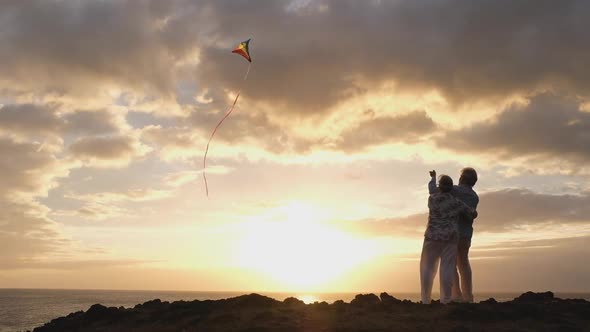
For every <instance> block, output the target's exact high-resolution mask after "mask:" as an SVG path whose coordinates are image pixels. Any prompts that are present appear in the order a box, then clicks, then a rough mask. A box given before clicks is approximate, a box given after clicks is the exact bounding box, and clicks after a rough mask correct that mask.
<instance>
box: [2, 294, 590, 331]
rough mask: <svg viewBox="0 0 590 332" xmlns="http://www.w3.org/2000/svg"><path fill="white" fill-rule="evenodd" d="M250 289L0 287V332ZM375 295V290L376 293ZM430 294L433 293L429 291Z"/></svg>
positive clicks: (310, 298) (502, 297) (325, 297)
mask: <svg viewBox="0 0 590 332" xmlns="http://www.w3.org/2000/svg"><path fill="white" fill-rule="evenodd" d="M248 293H251V292H190V291H135V290H134V291H124V290H65V289H64V290H62V289H0V332H21V331H27V330H33V328H35V327H37V326H41V325H43V324H44V323H46V322H48V321H50V320H52V319H54V318H57V317H60V316H65V315H67V314H69V313H71V312H75V311H80V310H87V309H88V308H89V307H90V306H91V305H93V304H95V303H100V304H103V305H105V306H114V307H120V306H123V307H133V306H135V305H136V304H138V303H143V302H146V301H148V300H153V299H156V298H158V299H160V300H162V301H170V302H172V301H178V300H185V301H190V300H218V299H224V298H229V297H235V296H239V295H243V294H248ZM259 294H263V295H266V296H269V297H272V298H274V299H277V300H280V301H282V300H284V299H285V298H287V297H290V296H293V297H297V298H299V299H301V300H302V301H304V302H306V303H312V302H315V301H320V302H321V301H326V302H328V303H332V302H334V301H336V300H344V301H345V302H350V301H351V300H352V299H353V298H354V296H355V295H356V294H357V293H266V292H259ZM389 294H390V295H393V296H395V297H397V298H399V299H408V300H412V301H418V300H419V298H420V295H419V294H418V293H396V292H389ZM377 295H378V294H377ZM518 295H520V293H480V294H476V296H477V299H478V300H485V299H488V298H490V297H493V298H495V299H496V300H498V301H508V300H511V299H513V298H515V297H517V296H518ZM556 296H558V297H561V298H583V299H586V300H590V294H589V293H556ZM433 297H434V298H436V296H435V295H434V294H433Z"/></svg>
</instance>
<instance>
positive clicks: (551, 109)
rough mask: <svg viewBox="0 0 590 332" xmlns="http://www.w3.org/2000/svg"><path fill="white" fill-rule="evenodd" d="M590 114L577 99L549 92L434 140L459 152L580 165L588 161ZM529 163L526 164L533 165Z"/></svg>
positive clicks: (589, 152) (589, 156) (589, 157)
mask: <svg viewBox="0 0 590 332" xmlns="http://www.w3.org/2000/svg"><path fill="white" fill-rule="evenodd" d="M588 132H590V113H588V112H585V111H581V110H580V101H579V100H577V99H574V98H568V97H561V96H556V95H552V94H541V95H536V96H533V97H531V98H530V102H529V103H528V105H526V106H524V107H522V106H516V105H515V106H512V107H509V108H508V109H506V110H505V111H504V112H502V113H500V114H499V115H498V116H496V117H495V118H493V119H490V120H488V121H484V122H480V123H476V124H474V125H472V126H470V127H467V128H463V129H459V130H455V131H450V132H448V133H446V134H444V135H443V136H442V137H440V138H439V139H438V140H437V141H436V143H437V145H438V146H440V147H444V148H448V149H452V150H455V151H457V152H460V153H474V154H488V155H494V156H495V157H501V158H502V159H510V158H512V159H517V158H525V157H541V159H549V160H551V159H552V158H559V159H560V160H563V159H565V160H567V161H570V162H572V163H574V164H571V165H570V167H572V168H581V167H583V164H582V165H576V164H575V163H585V162H587V161H588V160H590V150H588V146H590V135H589V134H588ZM535 166H536V165H534V164H531V165H527V167H535Z"/></svg>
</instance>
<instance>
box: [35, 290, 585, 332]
mask: <svg viewBox="0 0 590 332" xmlns="http://www.w3.org/2000/svg"><path fill="white" fill-rule="evenodd" d="M432 329H436V330H437V331H481V330H493V331H515V330H518V331H554V330H557V329H559V330H571V331H590V302H589V301H586V300H583V299H560V298H557V297H555V296H554V294H553V293H551V292H545V293H533V292H527V293H524V294H522V295H520V296H518V297H516V298H515V299H513V300H511V301H506V302H498V301H496V300H495V299H493V298H491V299H488V300H485V301H481V302H480V303H476V304H467V303H453V304H449V305H441V304H440V303H438V302H436V301H435V302H434V303H433V304H430V305H422V304H419V303H416V302H412V301H409V300H399V299H397V298H395V297H393V296H390V295H389V294H387V293H381V294H380V295H379V296H377V295H375V294H364V295H363V294H359V295H356V296H355V298H354V299H353V300H352V301H350V303H347V302H344V301H342V300H338V301H335V302H334V303H332V304H329V303H327V302H325V301H323V302H314V303H311V304H305V303H304V302H303V301H301V300H298V299H296V298H293V297H289V298H287V299H285V300H283V301H278V300H275V299H273V298H270V297H267V296H263V295H259V294H250V295H242V296H237V297H233V298H228V299H223V300H204V301H199V300H194V301H175V302H167V301H161V300H159V299H155V300H151V301H147V302H144V303H142V304H138V305H136V306H134V307H133V308H124V307H118V308H117V307H106V306H103V305H101V304H95V305H93V306H91V307H90V308H89V309H88V310H86V311H78V312H75V313H71V314H69V315H67V316H65V317H59V318H56V319H53V320H52V321H50V322H48V323H46V324H45V325H43V326H40V327H37V328H35V329H34V330H33V331H34V332H53V331H81V332H83V331H98V330H102V331H113V332H117V331H129V330H136V331H146V332H151V331H162V332H167V331H187V332H188V331H391V330H396V331H416V330H432Z"/></svg>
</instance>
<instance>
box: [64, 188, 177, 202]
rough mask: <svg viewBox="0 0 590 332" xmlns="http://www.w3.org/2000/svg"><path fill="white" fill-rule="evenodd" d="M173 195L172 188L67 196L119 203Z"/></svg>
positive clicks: (144, 200)
mask: <svg viewBox="0 0 590 332" xmlns="http://www.w3.org/2000/svg"><path fill="white" fill-rule="evenodd" d="M171 195H172V191H171V190H158V189H130V190H126V191H123V192H100V193H95V194H85V195H84V194H69V195H65V197H66V198H71V199H76V200H81V201H88V202H96V203H103V204H104V203H117V202H148V201H154V200H160V199H163V198H168V197H170V196H171Z"/></svg>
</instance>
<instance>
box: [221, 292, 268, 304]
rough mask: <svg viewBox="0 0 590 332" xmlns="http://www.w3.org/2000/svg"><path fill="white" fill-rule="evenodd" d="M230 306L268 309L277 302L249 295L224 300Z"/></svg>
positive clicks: (256, 295) (253, 294)
mask: <svg viewBox="0 0 590 332" xmlns="http://www.w3.org/2000/svg"><path fill="white" fill-rule="evenodd" d="M225 301H226V302H227V303H229V304H230V305H232V306H240V307H251V308H269V307H272V306H274V305H276V304H278V303H280V302H279V301H277V300H275V299H271V298H270V297H267V296H263V295H260V294H256V293H252V294H249V295H242V296H238V297H234V298H231V299H227V300H225Z"/></svg>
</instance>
